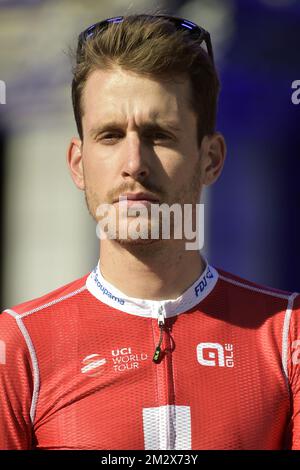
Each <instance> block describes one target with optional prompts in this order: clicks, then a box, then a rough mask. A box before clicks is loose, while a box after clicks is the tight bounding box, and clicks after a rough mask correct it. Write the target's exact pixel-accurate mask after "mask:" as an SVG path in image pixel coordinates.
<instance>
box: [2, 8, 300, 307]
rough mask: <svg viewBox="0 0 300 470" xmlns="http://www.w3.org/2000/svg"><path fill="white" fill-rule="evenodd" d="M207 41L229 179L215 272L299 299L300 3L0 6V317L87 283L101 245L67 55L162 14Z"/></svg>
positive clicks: (214, 247) (212, 233) (213, 210)
mask: <svg viewBox="0 0 300 470" xmlns="http://www.w3.org/2000/svg"><path fill="white" fill-rule="evenodd" d="M157 6H158V7H160V8H161V9H162V10H163V11H164V12H169V13H171V14H177V15H178V16H184V17H186V18H189V19H190V20H192V21H195V22H196V23H199V24H202V25H203V26H204V27H206V28H207V29H208V30H209V31H210V32H211V36H212V39H213V45H214V47H215V50H216V61H217V65H218V68H219V70H220V75H221V80H222V84H223V87H222V94H221V99H220V113H219V120H218V128H219V130H220V131H222V132H223V133H224V134H225V136H226V139H227V145H228V158H227V162H226V165H225V169H224V173H223V175H222V176H221V178H220V180H219V182H217V184H216V185H215V187H214V188H213V189H211V190H210V191H208V192H207V194H206V196H205V201H206V205H207V207H206V221H207V230H206V245H205V249H206V253H207V255H208V256H209V259H210V261H211V262H213V263H214V264H216V265H217V266H220V267H223V268H224V269H228V270H231V271H233V272H235V273H236V274H239V275H241V276H245V277H248V278H250V279H252V280H254V281H257V282H262V283H265V284H271V285H274V286H275V287H282V288H285V289H291V290H296V289H297V290H299V281H300V276H299V269H298V261H300V248H299V243H298V233H299V222H298V219H299V217H298V207H299V201H300V189H299V184H298V172H299V157H298V155H299V145H298V144H299V132H298V123H299V117H300V105H299V107H297V106H295V105H293V104H292V102H291V83H292V81H293V80H296V79H300V68H299V60H298V55H297V44H299V36H300V33H299V20H300V5H299V2H297V1H292V0H194V1H180V0H177V1H173V2H172V1H167V0H166V1H164V2H156V3H155V2H152V1H150V0H139V1H131V2H130V5H129V6H128V2H127V1H125V0H112V1H108V0H102V1H101V2H99V1H98V0H86V1H78V0H75V1H74V0H60V1H52V0H51V1H50V0H22V1H21V0H20V1H17V0H9V1H4V0H0V43H1V44H2V45H4V46H2V47H1V50H0V67H1V69H0V80H3V81H4V82H5V83H6V104H0V152H1V168H0V169H1V178H2V185H1V196H2V197H1V202H2V204H1V217H2V233H1V236H2V251H1V255H2V258H1V261H2V263H1V270H2V271H1V272H2V305H3V306H9V305H13V304H15V303H18V302H21V301H24V300H26V299H30V298H33V297H35V296H38V295H41V294H42V293H44V292H47V291H49V290H51V289H54V288H56V287H58V286H59V285H62V284H64V283H67V282H69V281H71V280H72V279H75V278H76V277H79V276H81V275H83V274H84V273H86V272H88V271H89V270H90V269H91V268H92V267H93V266H94V265H95V263H96V260H97V256H98V239H97V238H96V234H95V226H94V222H93V221H92V220H91V218H90V216H89V215H88V213H87V210H86V207H85V201H84V197H83V194H82V193H80V192H79V191H78V190H77V189H76V188H75V187H74V185H73V183H72V181H71V179H70V177H69V175H68V171H67V166H66V163H65V154H66V148H67V145H68V142H69V139H70V137H71V136H72V135H74V134H76V129H75V123H74V120H73V114H72V107H71V98H70V82H71V64H70V61H69V58H68V54H67V52H68V49H69V47H74V45H75V44H76V38H77V35H78V34H79V32H80V31H81V30H82V29H84V28H85V27H87V26H88V25H89V24H92V23H94V22H95V21H97V20H100V19H103V18H106V17H110V16H116V15H121V14H126V13H130V12H133V13H136V12H145V10H146V11H148V10H149V9H150V10H151V9H153V8H155V7H157Z"/></svg>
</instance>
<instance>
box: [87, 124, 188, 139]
mask: <svg viewBox="0 0 300 470" xmlns="http://www.w3.org/2000/svg"><path fill="white" fill-rule="evenodd" d="M123 128H124V125H123V124H121V123H120V122H117V121H108V122H106V123H103V124H99V125H97V126H95V127H93V128H92V129H91V130H90V132H89V134H90V136H91V137H92V138H95V137H97V136H98V135H99V134H100V133H101V132H105V131H120V129H123ZM139 128H140V129H141V130H142V132H149V131H157V130H160V131H168V130H170V131H174V132H181V128H180V126H179V125H178V124H176V123H174V122H171V121H153V122H147V123H144V124H141V125H140V126H139Z"/></svg>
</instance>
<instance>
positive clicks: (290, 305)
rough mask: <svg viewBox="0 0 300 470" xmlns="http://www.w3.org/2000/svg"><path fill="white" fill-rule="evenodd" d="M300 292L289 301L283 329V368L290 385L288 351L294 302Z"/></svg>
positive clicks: (292, 295)
mask: <svg viewBox="0 0 300 470" xmlns="http://www.w3.org/2000/svg"><path fill="white" fill-rule="evenodd" d="M297 295H299V294H298V292H294V293H293V294H291V295H290V297H289V299H288V305H287V309H286V312H285V316H284V322H283V329H282V368H283V371H284V375H285V379H286V381H287V384H289V379H288V349H289V330H290V323H291V316H292V313H293V305H294V300H295V298H296V297H297Z"/></svg>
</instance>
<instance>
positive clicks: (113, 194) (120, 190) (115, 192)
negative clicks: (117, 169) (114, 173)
mask: <svg viewBox="0 0 300 470" xmlns="http://www.w3.org/2000/svg"><path fill="white" fill-rule="evenodd" d="M146 191H148V192H149V191H150V192H151V193H152V194H153V195H154V196H155V197H157V199H158V200H160V199H161V197H163V196H164V195H165V192H164V191H163V189H162V188H160V187H158V186H156V185H153V184H152V183H144V184H143V186H137V185H136V183H132V184H128V183H126V182H124V183H123V184H120V186H118V187H117V188H113V189H111V190H110V191H108V193H107V195H106V200H107V202H108V203H109V204H112V203H113V201H115V200H116V199H119V196H120V195H121V194H124V193H139V192H146Z"/></svg>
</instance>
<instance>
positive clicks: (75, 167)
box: [67, 137, 85, 190]
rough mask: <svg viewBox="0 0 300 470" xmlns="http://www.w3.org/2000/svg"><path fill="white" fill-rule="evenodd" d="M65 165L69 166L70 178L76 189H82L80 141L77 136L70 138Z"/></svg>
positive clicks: (83, 186) (83, 187)
mask: <svg viewBox="0 0 300 470" xmlns="http://www.w3.org/2000/svg"><path fill="white" fill-rule="evenodd" d="M67 165H68V167H69V170H70V173H71V177H72V180H73V181H74V183H75V184H76V186H77V188H78V189H81V190H84V189H85V185H84V175H83V165H82V141H81V140H80V139H78V138H77V137H73V138H72V139H71V142H70V145H69V148H68V151H67Z"/></svg>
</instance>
